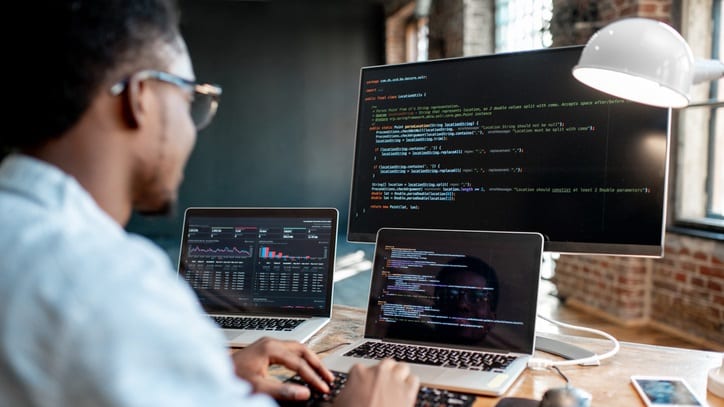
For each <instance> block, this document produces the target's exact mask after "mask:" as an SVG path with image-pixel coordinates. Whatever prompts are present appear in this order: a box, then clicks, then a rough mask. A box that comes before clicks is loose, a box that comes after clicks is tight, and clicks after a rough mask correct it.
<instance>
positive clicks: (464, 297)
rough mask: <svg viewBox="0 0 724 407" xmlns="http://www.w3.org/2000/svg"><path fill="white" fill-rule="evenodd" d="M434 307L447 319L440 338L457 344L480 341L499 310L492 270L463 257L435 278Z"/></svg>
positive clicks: (478, 260)
mask: <svg viewBox="0 0 724 407" xmlns="http://www.w3.org/2000/svg"><path fill="white" fill-rule="evenodd" d="M437 280H438V285H437V286H436V288H435V297H436V299H437V300H436V304H437V306H438V307H439V309H440V313H441V314H443V315H445V316H447V317H449V318H450V321H449V322H450V323H454V324H457V325H447V326H445V327H444V328H443V329H444V331H445V332H443V334H445V335H447V336H449V337H451V338H452V340H454V341H456V342H466V343H472V342H475V341H479V340H482V339H483V338H484V337H485V335H487V333H488V332H489V331H490V329H491V328H492V326H493V324H492V323H491V322H490V320H493V319H495V317H496V309H497V307H498V295H499V283H498V277H497V274H496V272H495V270H494V269H493V268H492V267H491V266H490V265H488V264H487V263H486V262H484V261H482V260H480V259H478V258H475V257H463V258H460V259H456V260H453V261H452V262H450V263H448V264H446V265H445V266H443V267H442V268H441V270H440V272H439V273H438V274H437Z"/></svg>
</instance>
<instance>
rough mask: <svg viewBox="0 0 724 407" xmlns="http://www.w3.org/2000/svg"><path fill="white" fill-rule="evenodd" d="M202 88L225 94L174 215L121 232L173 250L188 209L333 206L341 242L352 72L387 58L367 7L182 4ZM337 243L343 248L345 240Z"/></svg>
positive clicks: (377, 18)
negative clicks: (206, 86)
mask: <svg viewBox="0 0 724 407" xmlns="http://www.w3.org/2000/svg"><path fill="white" fill-rule="evenodd" d="M181 8H182V12H183V18H182V21H183V23H182V31H183V34H184V37H185V38H186V42H187V44H188V46H189V50H190V53H191V57H192V60H193V62H194V68H195V71H196V75H197V78H198V80H199V81H210V82H215V83H218V84H220V85H221V86H222V87H223V90H224V93H223V95H222V98H221V104H220V107H219V111H218V114H217V116H216V118H215V119H214V122H212V124H211V125H210V126H209V127H208V128H206V129H204V130H203V131H201V132H200V133H199V137H198V141H197V145H196V148H195V150H194V152H193V154H192V156H191V158H190V160H189V163H188V166H187V168H186V173H185V174H186V175H185V180H184V183H183V184H182V186H181V190H180V196H179V208H178V213H176V214H175V215H174V216H173V217H171V218H166V219H151V218H144V217H140V216H134V218H133V219H132V221H131V223H130V225H129V226H128V229H129V230H130V231H134V232H138V233H141V234H144V235H147V236H149V237H151V238H153V239H155V240H156V241H157V242H159V244H161V245H162V246H165V247H168V248H170V249H171V250H174V249H175V250H177V249H178V240H179V235H180V230H181V221H182V216H183V210H184V209H185V208H186V207H188V206H332V207H336V208H337V209H339V211H340V229H341V232H342V233H343V236H344V234H345V233H346V223H347V211H348V200H349V190H350V181H351V177H352V160H353V155H354V151H353V148H354V137H355V119H356V113H357V97H358V81H359V71H360V68H361V67H362V66H366V65H378V64H381V63H383V58H384V49H383V47H384V42H383V41H384V38H383V35H384V13H383V8H382V6H381V5H380V4H378V3H375V2H369V1H334V0H330V1H321V0H316V1H312V0H300V1H223V0H186V1H181ZM342 243H344V242H342Z"/></svg>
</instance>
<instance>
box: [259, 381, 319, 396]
mask: <svg viewBox="0 0 724 407" xmlns="http://www.w3.org/2000/svg"><path fill="white" fill-rule="evenodd" d="M253 385H254V391H256V392H258V393H266V394H268V395H270V396H272V397H273V398H275V399H277V400H307V399H309V397H310V396H311V393H310V391H309V388H308V387H306V386H302V385H298V384H292V383H282V382H280V381H278V380H276V379H269V378H260V379H258V380H255V381H254V383H253Z"/></svg>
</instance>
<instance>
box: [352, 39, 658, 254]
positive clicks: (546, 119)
mask: <svg viewBox="0 0 724 407" xmlns="http://www.w3.org/2000/svg"><path fill="white" fill-rule="evenodd" d="M582 49H583V47H582V46H572V47H561V48H549V49H542V50H536V51H525V52H514V53H504V54H494V55H485V56H475V57H461V58H450V59H440V60H434V61H426V62H415V63H405V64H396V65H381V66H372V67H364V68H362V69H361V74H360V92H359V110H358V112H357V115H358V116H357V137H356V143H355V158H354V169H353V178H352V190H351V197H350V211H349V224H348V229H347V238H348V240H349V241H352V242H369V243H371V242H374V239H375V235H376V233H377V230H378V229H380V228H382V227H407V228H410V227H414V228H432V229H461V230H503V231H527V232H539V233H541V234H543V236H544V237H545V244H544V247H545V250H546V251H549V252H559V253H592V254H613V255H640V256H652V257H658V256H661V255H662V254H663V237H664V218H665V208H666V199H665V197H666V183H667V170H668V165H667V164H668V138H669V125H670V115H671V111H670V109H663V108H656V107H650V106H646V105H641V104H637V103H634V102H629V101H625V100H623V99H620V98H616V97H613V96H610V95H607V94H604V93H601V92H598V91H596V90H594V89H591V88H589V87H587V86H585V85H583V84H582V83H580V82H578V81H577V80H576V79H575V78H574V77H573V75H572V74H571V69H572V68H573V66H574V65H575V64H576V63H577V62H578V57H579V56H580V53H581V51H582Z"/></svg>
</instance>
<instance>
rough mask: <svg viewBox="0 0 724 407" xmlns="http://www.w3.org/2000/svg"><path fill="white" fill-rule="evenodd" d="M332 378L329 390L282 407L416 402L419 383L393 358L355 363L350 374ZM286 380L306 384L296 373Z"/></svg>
mask: <svg viewBox="0 0 724 407" xmlns="http://www.w3.org/2000/svg"><path fill="white" fill-rule="evenodd" d="M334 376H335V380H334V382H332V383H331V384H330V391H329V392H318V391H312V392H311V397H310V398H309V399H308V400H305V401H301V402H299V401H297V402H292V403H281V405H282V406H284V407H302V406H304V407H313V406H314V407H318V406H332V405H333V406H335V407H336V406H410V407H412V406H413V405H415V399H416V397H418V390H419V389H420V382H419V379H418V378H417V376H414V375H411V374H410V368H409V367H408V366H407V365H406V364H404V363H399V362H395V361H393V360H392V359H385V360H383V361H381V362H380V363H378V364H377V365H376V366H373V367H367V366H363V365H357V366H355V367H353V368H352V370H351V371H350V373H349V374H346V373H341V372H334ZM287 383H298V384H299V385H302V386H306V385H307V383H306V382H305V381H304V380H302V379H301V378H300V377H299V376H294V377H292V378H290V379H289V380H288V381H287Z"/></svg>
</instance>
